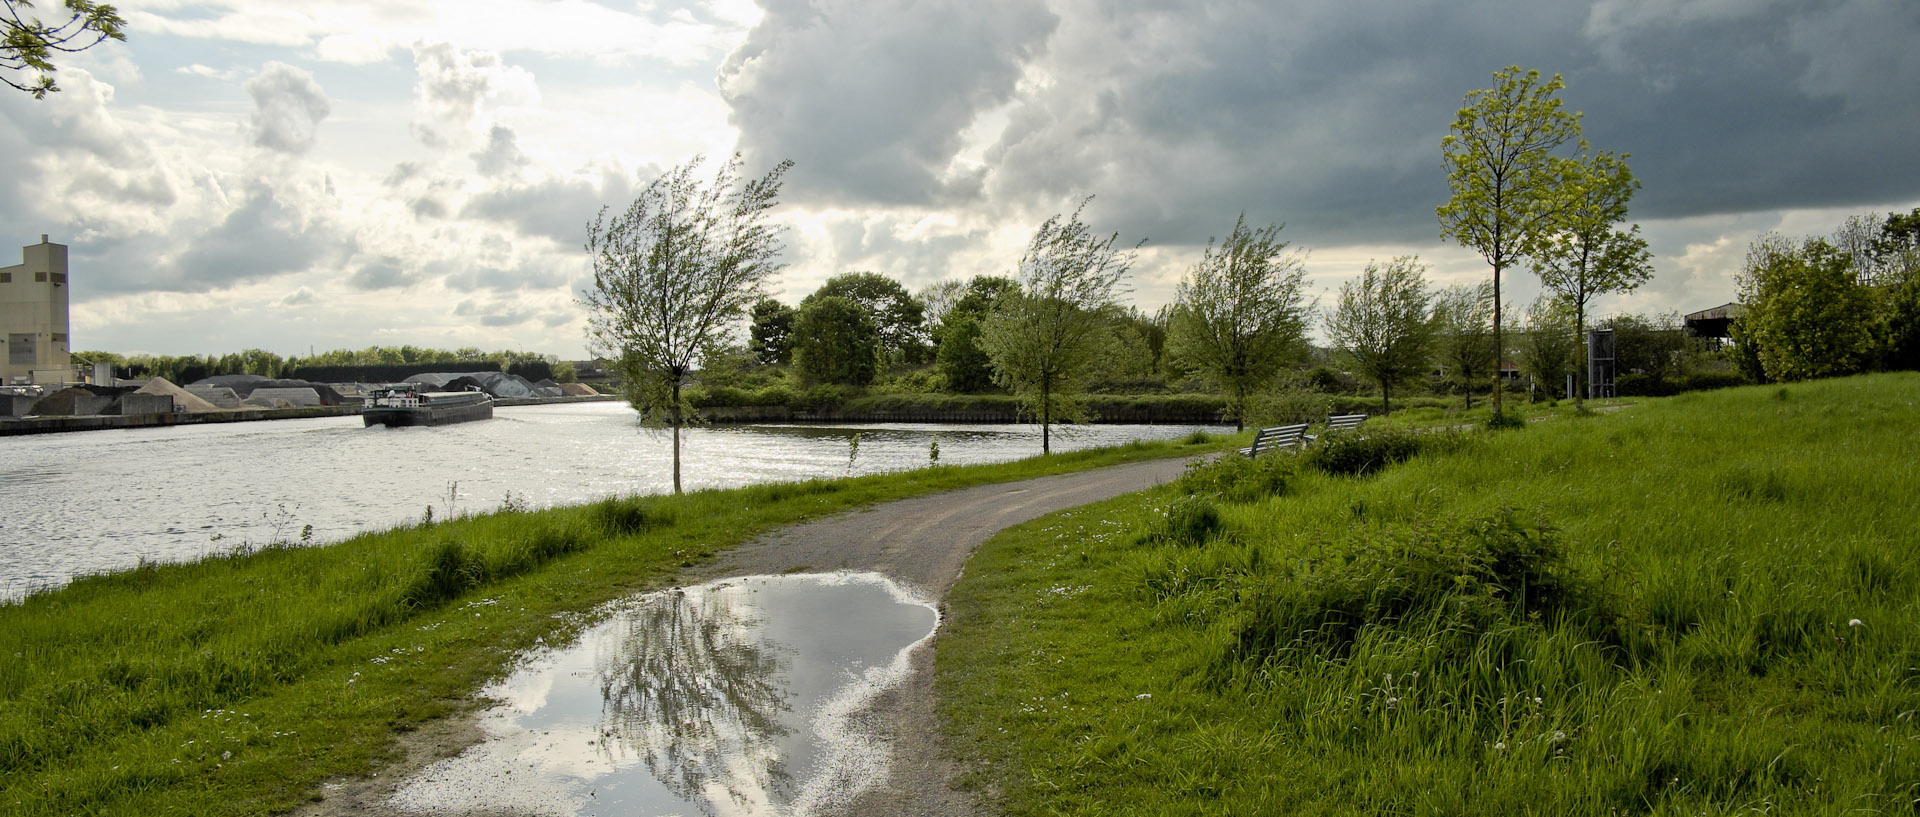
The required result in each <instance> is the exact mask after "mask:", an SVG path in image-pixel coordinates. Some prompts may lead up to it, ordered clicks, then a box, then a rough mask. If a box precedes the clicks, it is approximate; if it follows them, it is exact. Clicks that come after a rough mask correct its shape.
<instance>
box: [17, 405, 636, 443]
mask: <svg viewBox="0 0 1920 817" xmlns="http://www.w3.org/2000/svg"><path fill="white" fill-rule="evenodd" d="M619 399H620V398H618V397H614V396H611V395H595V396H591V397H584V396H583V397H503V398H499V399H496V400H494V401H493V404H494V406H495V407H503V406H505V407H510V406H545V405H555V404H559V403H599V402H608V401H614V400H619ZM360 408H361V407H360V405H359V404H358V403H355V404H352V405H344V406H297V407H294V408H245V409H229V410H223V411H204V412H181V411H176V412H170V413H165V414H124V415H122V414H83V415H78V416H69V417H54V416H47V417H0V437H11V436H19V435H24V434H58V433H62V432H68V431H101V430H105V429H114V428H164V427H168V426H192V425H208V424H218V423H252V422H258V421H261V420H299V419H305V418H309V417H344V416H349V415H357V414H359V413H360Z"/></svg>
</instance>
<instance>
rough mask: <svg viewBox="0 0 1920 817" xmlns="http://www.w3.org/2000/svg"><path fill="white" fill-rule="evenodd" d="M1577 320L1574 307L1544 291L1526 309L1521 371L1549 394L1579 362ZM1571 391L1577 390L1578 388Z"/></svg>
mask: <svg viewBox="0 0 1920 817" xmlns="http://www.w3.org/2000/svg"><path fill="white" fill-rule="evenodd" d="M1576 323H1578V317H1577V316H1576V315H1575V313H1574V310H1573V309H1572V308H1571V307H1570V305H1569V304H1568V303H1567V302H1565V301H1563V300H1561V299H1558V298H1553V297H1550V296H1548V295H1544V294H1543V295H1541V296H1540V297H1538V298H1535V299H1534V301H1533V304H1532V305H1531V306H1529V307H1528V308H1527V335H1526V337H1525V338H1523V339H1521V341H1520V344H1519V347H1520V348H1519V353H1520V354H1519V363H1520V370H1521V371H1523V372H1526V373H1527V374H1530V375H1533V377H1534V379H1535V380H1536V381H1538V382H1539V383H1540V384H1541V386H1542V387H1544V388H1545V389H1547V391H1548V392H1549V393H1554V394H1557V393H1559V391H1560V388H1561V384H1562V383H1564V382H1566V379H1567V374H1568V373H1569V372H1572V371H1575V369H1576V367H1577V366H1578V365H1579V364H1578V363H1576V362H1575V361H1576V359H1577V358H1578V357H1580V350H1581V349H1582V348H1584V343H1583V342H1582V341H1580V340H1577V338H1579V337H1580V335H1579V334H1577V333H1576V332H1575V331H1574V326H1575V324H1576ZM1616 345H1617V344H1616ZM1574 391H1575V394H1576V395H1577V394H1579V393H1580V390H1579V389H1578V388H1576V389H1575V390H1574ZM1576 402H1577V401H1576Z"/></svg>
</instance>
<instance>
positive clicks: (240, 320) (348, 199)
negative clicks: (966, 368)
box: [0, 0, 1920, 359]
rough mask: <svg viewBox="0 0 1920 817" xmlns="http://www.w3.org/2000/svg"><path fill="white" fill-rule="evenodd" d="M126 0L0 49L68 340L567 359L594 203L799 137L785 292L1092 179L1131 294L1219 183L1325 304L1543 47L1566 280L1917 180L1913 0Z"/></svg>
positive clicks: (1154, 289)
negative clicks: (1582, 186)
mask: <svg viewBox="0 0 1920 817" xmlns="http://www.w3.org/2000/svg"><path fill="white" fill-rule="evenodd" d="M117 5H118V7H119V8H120V10H121V13H122V16H124V17H125V18H126V20H127V26H126V33H127V41H126V42H125V43H107V44H105V45H102V46H99V47H97V48H94V49H92V50H89V51H87V52H84V53H82V54H80V55H77V56H74V57H72V58H70V59H68V60H66V61H65V62H63V63H61V68H60V70H59V72H58V74H57V75H56V76H57V79H58V81H59V83H60V85H61V87H62V88H63V90H62V91H61V92H60V93H57V94H53V95H50V96H48V97H47V98H46V99H45V100H43V101H35V100H33V99H32V98H31V97H29V96H27V95H26V94H22V93H18V92H13V91H11V90H10V89H0V91H4V93H0V225H5V228H6V229H5V231H4V233H0V265H5V264H9V263H17V261H11V260H6V259H8V258H10V257H11V255H10V254H11V253H12V252H13V251H14V250H13V249H12V247H11V246H8V242H9V241H11V242H12V244H13V246H20V245H26V244H32V243H36V242H38V241H39V237H40V235H41V234H43V233H44V234H47V235H48V236H49V238H50V239H51V240H53V241H55V242H57V243H63V244H67V245H69V246H70V248H71V250H70V252H71V259H72V262H71V269H72V274H71V279H70V280H71V281H72V287H73V289H72V292H71V300H72V307H71V310H72V317H71V324H72V329H71V333H72V338H73V340H72V343H73V347H72V348H73V349H74V350H75V351H79V350H87V349H100V350H107V351H114V352H119V353H122V354H135V353H151V354H221V353H225V352H230V351H238V350H241V349H249V348H257V349H266V350H269V351H273V352H277V353H279V354H282V355H305V354H308V353H309V352H310V351H325V350H329V349H339V348H353V349H358V348H364V347H367V346H373V345H385V346H397V345H402V344H412V345H415V346H424V347H434V348H458V347H467V346H472V347H479V348H481V349H485V350H489V351H492V350H521V351H528V352H537V353H543V354H551V355H557V356H559V357H561V358H563V359H580V358H582V357H585V356H586V355H587V354H588V352H589V350H588V348H587V339H586V335H585V324H586V312H585V308H584V307H583V306H581V305H580V292H581V290H582V289H584V288H585V287H587V286H590V285H591V281H592V268H591V264H590V261H589V259H588V257H587V255H586V253H585V251H584V250H583V248H582V245H583V244H584V243H585V240H586V232H587V227H586V225H587V223H588V222H589V221H591V220H592V219H593V218H594V216H595V214H596V213H597V212H599V210H600V208H601V207H603V206H611V207H613V208H615V209H616V210H618V209H622V208H624V207H625V206H626V205H627V204H628V203H630V202H631V201H632V200H633V197H634V194H635V193H636V192H637V191H638V190H639V189H640V188H642V187H644V186H645V185H646V184H647V182H649V181H651V180H652V179H653V178H655V177H657V176H658V175H660V174H661V173H662V172H663V171H664V170H666V169H668V168H671V167H674V166H676V165H680V164H683V163H686V162H689V161H693V160H694V159H695V158H696V157H699V156H703V155H704V156H705V157H707V160H706V164H705V165H704V166H703V170H707V171H711V170H712V169H714V168H716V166H717V164H718V163H719V162H720V161H723V160H724V159H725V158H726V157H727V156H728V155H731V154H733V153H735V152H738V153H740V154H741V156H742V158H743V160H744V162H745V173H746V174H747V175H751V176H758V175H761V174H764V173H765V172H766V171H767V170H769V169H771V168H772V167H773V166H774V165H775V163H777V162H779V161H781V160H783V159H791V160H792V161H793V162H794V163H795V165H794V168H793V170H792V171H791V172H790V173H789V174H788V175H787V177H786V182H785V186H784V187H783V188H782V191H781V193H782V195H781V204H780V205H779V207H778V208H777V209H776V210H775V214H776V219H777V221H778V222H779V223H780V224H782V225H784V226H785V227H787V228H788V229H787V232H786V240H785V250H784V251H783V253H782V256H781V257H782V260H783V261H784V262H785V264H786V266H785V269H784V270H783V272H782V274H781V277H780V278H779V279H778V282H777V283H776V285H775V292H774V294H775V295H776V297H779V298H780V299H782V300H784V301H786V302H787V303H789V304H794V303H798V301H799V299H800V298H802V297H804V296H805V295H806V294H807V293H809V292H811V291H813V290H814V289H815V288H817V287H818V286H819V285H820V283H821V282H822V281H824V280H825V279H826V278H828V277H829V276H831V275H834V274H837V273H842V272H849V271H871V272H879V273H883V274H886V275H889V276H892V277H894V278H895V279H897V280H899V281H900V282H901V283H902V284H904V285H905V286H906V287H907V288H908V289H909V290H911V291H915V292H918V291H921V290H923V289H925V288H926V287H928V286H930V285H932V284H934V283H936V282H939V281H942V280H948V279H965V278H970V277H972V276H975V275H979V274H1002V275H1004V274H1011V273H1012V272H1013V270H1014V269H1015V267H1016V265H1017V264H1018V261H1019V258H1020V255H1021V252H1022V250H1023V249H1024V247H1025V244H1026V241H1027V239H1028V238H1029V237H1030V236H1031V235H1032V233H1033V230H1034V229H1035V228H1036V227H1037V226H1038V225H1039V224H1040V223H1041V222H1042V221H1044V220H1045V219H1046V218H1047V217H1049V216H1052V215H1055V214H1059V213H1066V212H1071V211H1072V210H1073V209H1074V207H1075V205H1076V204H1077V203H1079V202H1080V201H1081V200H1083V199H1084V198H1086V197H1087V196H1093V197H1094V198H1093V200H1092V201H1091V203H1089V204H1088V205H1087V207H1086V209H1085V211H1084V213H1083V216H1082V217H1083V219H1084V220H1085V221H1086V222H1087V223H1088V224H1089V225H1090V226H1091V227H1092V228H1093V229H1094V230H1095V231H1096V232H1098V233H1099V234H1102V235H1105V234H1108V233H1118V234H1119V236H1120V239H1121V243H1122V244H1126V245H1131V244H1133V243H1135V242H1138V241H1141V240H1145V241H1146V244H1145V245H1144V247H1143V248H1142V250H1141V252H1140V254H1139V257H1138V260H1137V262H1136V264H1135V266H1134V268H1133V271H1132V273H1131V275H1130V276H1129V278H1128V279H1127V282H1126V283H1127V289H1128V291H1127V293H1126V294H1125V295H1124V296H1123V301H1124V302H1126V303H1131V304H1133V305H1135V306H1138V307H1139V308H1141V309H1143V310H1146V311H1149V312H1150V311H1152V310H1154V309H1157V308H1158V307H1160V306H1161V305H1163V304H1166V303H1168V302H1170V301H1171V300H1173V298H1174V295H1175V288H1176V286H1177V284H1178V282H1179V280H1180V278H1181V276H1182V275H1183V274H1184V273H1185V272H1186V271H1187V270H1188V269H1189V268H1191V267H1192V265H1193V264H1194V263H1195V262H1196V261H1197V260H1198V259H1199V257H1200V254H1201V251H1202V248H1203V247H1204V246H1205V245H1206V244H1207V242H1208V241H1209V240H1210V239H1211V238H1213V237H1216V236H1224V235H1225V234H1226V233H1227V232H1228V231H1229V230H1231V229H1232V227H1233V224H1234V221H1235V219H1236V218H1237V217H1239V216H1240V215H1241V214H1242V213H1244V214H1245V216H1246V219H1247V220H1248V221H1249V222H1251V223H1253V224H1255V225H1263V224H1272V223H1281V224H1284V225H1285V227H1284V229H1283V230H1282V233H1281V235H1282V237H1283V238H1285V239H1287V240H1289V241H1291V242H1292V244H1293V247H1294V248H1295V249H1297V250H1299V251H1302V252H1304V253H1305V254H1306V255H1305V258H1306V266H1307V270H1308V274H1309V278H1308V281H1309V287H1310V289H1311V290H1312V292H1313V294H1314V295H1315V296H1316V297H1318V299H1319V302H1320V304H1321V305H1322V306H1330V305H1331V304H1332V303H1333V300H1334V298H1335V294H1336V293H1337V291H1338V288H1339V286H1340V284H1341V283H1342V282H1344V281H1346V280H1349V279H1352V278H1354V277H1356V276H1357V275H1358V274H1359V273H1360V271H1361V270H1362V269H1363V268H1364V267H1365V266H1366V264H1367V263H1368V262H1369V261H1370V260H1379V261H1382V262H1384V261H1386V260H1388V259H1391V258H1393V257H1395V256H1400V255H1408V254H1413V255H1418V256H1419V257H1420V259H1421V261H1422V262H1424V263H1425V264H1426V265H1427V267H1428V278H1429V280H1430V281H1431V282H1432V283H1434V284H1435V285H1439V286H1444V285H1451V284H1462V283H1474V282H1477V281H1481V280H1486V279H1487V278H1489V277H1490V275H1491V272H1490V268H1489V267H1488V266H1487V265H1486V263H1485V261H1484V260H1482V259H1481V258H1480V256H1479V255H1478V254H1476V253H1475V252H1473V251H1472V250H1469V249H1464V248H1461V247H1459V246H1456V245H1454V244H1451V243H1448V242H1446V241H1443V240H1442V239H1441V236H1440V228H1439V222H1438V220H1437V219H1436V217H1435V215H1434V208H1435V207H1436V206H1438V205H1440V204H1442V203H1444V202H1445V201H1446V199H1447V197H1448V195H1449V192H1448V186H1447V177H1446V170H1445V167H1444V166H1443V164H1442V161H1441V152H1440V142H1441V138H1442V137H1443V136H1445V135H1446V133H1447V131H1448V127H1449V126H1450V125H1451V124H1452V123H1453V121H1454V114H1455V112H1456V111H1457V110H1458V109H1459V108H1460V106H1461V105H1462V100H1463V98H1464V97H1465V95H1466V94H1467V93H1468V92H1470V91H1473V90H1475V89H1480V88H1486V87H1490V86H1491V85H1492V83H1493V81H1492V76H1493V74H1494V72H1496V71H1498V70H1500V69H1502V68H1504V67H1506V66H1508V65H1519V66H1521V67H1523V68H1533V69H1538V70H1540V71H1541V72H1542V73H1543V74H1547V75H1552V74H1556V73H1557V74H1560V75H1562V76H1563V78H1564V79H1565V82H1566V88H1565V90H1564V91H1562V92H1561V94H1560V98H1561V99H1562V100H1563V101H1564V103H1565V104H1566V105H1567V107H1569V108H1571V109H1573V110H1577V111H1579V112H1581V114H1582V116H1583V119H1582V124H1583V127H1584V135H1585V137H1586V139H1587V140H1588V141H1589V143H1590V144H1591V145H1592V147H1593V148H1594V149H1596V150H1611V151H1616V152H1621V153H1626V154H1629V157H1630V158H1629V159H1628V162H1629V164H1630V165H1631V166H1632V167H1633V169H1634V171H1635V173H1636V175H1637V176H1638V177H1639V179H1640V180H1641V182H1642V185H1643V187H1642V189H1641V191H1640V192H1639V194H1638V196H1637V197H1636V198H1635V199H1634V201H1633V209H1632V215H1631V220H1632V221H1633V222H1635V223H1638V224H1639V225H1641V229H1642V230H1643V232H1644V234H1645V235H1646V237H1647V239H1648V241H1649V243H1650V246H1651V249H1652V251H1653V253H1654V259H1653V264H1654V269H1655V274H1654V278H1653V279H1652V280H1651V281H1650V282H1649V283H1647V284H1646V285H1645V286H1643V287H1641V288H1640V289H1639V290H1637V291H1635V292H1633V293H1630V294H1626V295H1611V296H1605V297H1603V298H1601V299H1599V301H1598V302H1597V303H1596V305H1595V311H1596V312H1597V313H1598V314H1602V315H1605V314H1613V313H1622V312H1635V313H1643V314H1645V313H1660V312H1667V311H1677V312H1681V313H1685V312H1691V311H1695V310H1699V309H1705V308H1708V307H1712V306H1717V305H1720V304H1722V303H1726V302H1728V301H1730V300H1733V299H1734V297H1735V295H1736V293H1737V285H1736V283H1735V276H1736V274H1737V273H1738V271H1739V268H1740V263H1741V260H1742V259H1743V257H1744V255H1745V253H1746V249H1747V246H1748V244H1749V243H1750V242H1752V241H1753V240H1754V239H1755V238H1756V237H1758V236H1760V235H1762V234H1764V233H1765V232H1767V231H1777V232H1780V233H1783V234H1786V235H1788V236H1794V237H1797V236H1804V235H1817V234H1827V233H1831V232H1833V231H1834V230H1835V229H1836V228H1837V227H1838V226H1839V225H1840V223H1841V222H1842V221H1843V220H1844V219H1845V218H1846V217H1847V216H1849V215H1853V214H1861V213H1879V214H1885V213H1887V212H1890V211H1899V212H1906V211H1908V210H1911V209H1913V208H1915V207H1920V151H1917V150H1915V144H1916V142H1915V133H1916V125H1920V113H1917V112H1920V49H1916V48H1912V47H1911V46H1912V44H1913V43H1915V42H1920V3H1915V2H1912V0H1819V1H1815V0H1592V1H1591V2H1550V3H1543V2H1538V0H1445V1H1444V2H1440V1H1436V2H1411V1H1409V0H1299V1H1297V2H1296V1H1293V0H1274V1H1273V2H1259V1H1258V0H860V1H858V2H856V0H757V2H756V0H706V1H705V2H678V3H676V2H628V1H624V0H605V1H604V2H599V1H596V0H438V1H435V0H207V1H206V2H191V1H189V0H125V1H124V2H120V3H118V4H117ZM40 7H43V8H53V7H54V4H52V3H44V4H40ZM1503 284H1504V286H1505V287H1506V292H1507V298H1506V300H1507V301H1508V303H1510V304H1514V305H1524V304H1525V303H1526V302H1527V301H1529V300H1531V299H1532V298H1533V297H1534V296H1535V295H1536V294H1537V293H1538V292H1539V287H1538V284H1537V282H1536V280H1535V279H1534V278H1533V276H1532V275H1531V274H1530V273H1528V272H1527V271H1526V270H1524V269H1520V270H1512V271H1510V272H1509V273H1508V274H1507V275H1506V276H1505V277H1503Z"/></svg>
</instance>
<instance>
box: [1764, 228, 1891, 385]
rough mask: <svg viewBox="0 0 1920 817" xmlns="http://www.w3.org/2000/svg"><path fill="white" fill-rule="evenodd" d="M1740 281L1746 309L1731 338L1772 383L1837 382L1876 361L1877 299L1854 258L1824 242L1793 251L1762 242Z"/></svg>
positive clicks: (1815, 241)
mask: <svg viewBox="0 0 1920 817" xmlns="http://www.w3.org/2000/svg"><path fill="white" fill-rule="evenodd" d="M1739 280H1740V302H1741V303H1743V304H1745V305H1746V307H1747V311H1746V314H1744V315H1741V316H1740V317H1739V318H1737V319H1735V320H1734V321H1733V326H1732V331H1733V339H1734V342H1736V343H1739V344H1742V345H1746V344H1752V349H1751V352H1750V354H1752V355H1753V356H1754V357H1755V358H1757V360H1758V363H1759V364H1760V369H1761V372H1762V373H1763V374H1764V375H1765V376H1766V378H1767V379H1768V380H1777V381H1794V380H1807V379H1812V378H1818V377H1838V376H1841V375H1848V374H1854V373H1857V372H1860V371H1864V370H1865V369H1866V368H1867V366H1868V364H1869V363H1870V362H1872V359H1873V356H1874V354H1873V353H1874V349H1875V345H1876V344H1875V342H1874V325H1873V324H1874V321H1875V319H1876V315H1875V314H1874V310H1873V306H1874V302H1873V300H1874V299H1873V297H1872V294H1871V293H1870V292H1869V291H1868V289H1867V287H1865V286H1863V285H1861V283H1860V281H1859V278H1858V276H1857V275H1856V274H1855V273H1854V270H1853V263H1852V260H1851V259H1850V258H1848V256H1847V254H1846V253H1844V252H1841V251H1840V250H1839V249H1837V248H1835V247H1834V246H1833V245H1832V244H1829V243H1827V242H1826V241H1825V240H1824V239H1819V238H1810V239H1807V240H1806V242H1805V243H1804V244H1803V245H1801V246H1800V247H1797V248H1795V247H1792V246H1791V245H1787V244H1785V242H1783V241H1780V240H1779V239H1778V237H1777V236H1768V237H1762V238H1761V239H1760V240H1759V241H1757V242H1755V244H1754V246H1753V248H1751V249H1750V250H1749V251H1748V259H1747V268H1746V269H1745V271H1743V272H1742V273H1741V274H1740V279H1739Z"/></svg>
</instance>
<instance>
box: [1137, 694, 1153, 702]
mask: <svg viewBox="0 0 1920 817" xmlns="http://www.w3.org/2000/svg"><path fill="white" fill-rule="evenodd" d="M1152 698H1153V693H1151V692H1142V693H1140V694H1138V695H1135V696H1133V699H1134V700H1136V701H1145V700H1150V699H1152Z"/></svg>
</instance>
